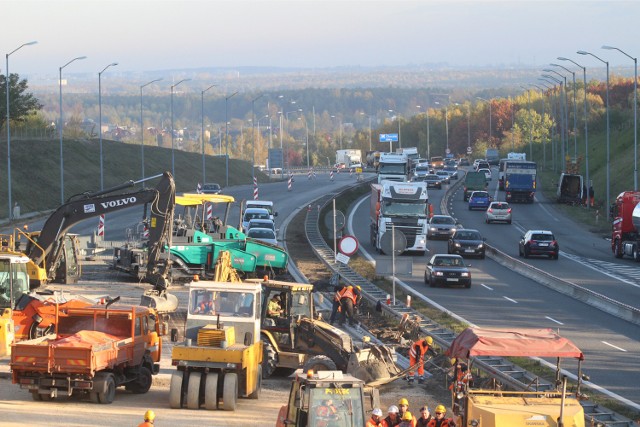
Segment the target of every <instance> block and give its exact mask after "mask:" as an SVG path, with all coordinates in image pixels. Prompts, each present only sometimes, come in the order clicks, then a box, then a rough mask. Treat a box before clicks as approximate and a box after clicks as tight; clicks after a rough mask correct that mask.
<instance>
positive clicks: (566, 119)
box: [543, 68, 569, 163]
mask: <svg viewBox="0 0 640 427" xmlns="http://www.w3.org/2000/svg"><path fill="white" fill-rule="evenodd" d="M543 71H546V72H547V73H554V74H555V75H557V76H558V77H560V78H562V80H564V123H565V132H566V139H565V141H566V143H567V146H566V157H569V101H568V100H567V90H568V86H567V76H565V75H564V74H560V73H559V72H557V71H555V70H552V69H550V68H545V69H544V70H543ZM547 77H552V76H549V75H547ZM562 151H563V153H564V151H565V147H564V146H563V147H562ZM563 159H564V161H565V163H566V158H565V156H564V154H563Z"/></svg>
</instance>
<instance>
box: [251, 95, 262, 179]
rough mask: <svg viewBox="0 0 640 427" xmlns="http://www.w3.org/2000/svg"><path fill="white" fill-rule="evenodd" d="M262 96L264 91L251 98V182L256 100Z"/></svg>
mask: <svg viewBox="0 0 640 427" xmlns="http://www.w3.org/2000/svg"><path fill="white" fill-rule="evenodd" d="M263 96H264V93H262V94H260V95H258V96H256V97H255V98H253V99H252V100H251V183H252V184H253V181H254V180H255V179H256V175H255V170H254V169H255V168H254V166H255V164H256V101H257V100H258V99H260V98H262V97H263Z"/></svg>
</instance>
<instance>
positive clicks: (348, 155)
mask: <svg viewBox="0 0 640 427" xmlns="http://www.w3.org/2000/svg"><path fill="white" fill-rule="evenodd" d="M341 163H344V167H345V168H347V169H350V168H361V167H362V150H356V149H346V150H337V151H336V165H339V164H341Z"/></svg>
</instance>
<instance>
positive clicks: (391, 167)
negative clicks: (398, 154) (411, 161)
mask: <svg viewBox="0 0 640 427" xmlns="http://www.w3.org/2000/svg"><path fill="white" fill-rule="evenodd" d="M406 166H407V164H406V163H380V166H379V167H378V173H387V174H404V173H405V168H406Z"/></svg>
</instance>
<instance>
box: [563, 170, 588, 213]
mask: <svg viewBox="0 0 640 427" xmlns="http://www.w3.org/2000/svg"><path fill="white" fill-rule="evenodd" d="M583 191H584V180H583V178H582V175H574V174H571V173H562V174H560V179H559V180H558V189H557V191H556V200H557V201H558V203H569V204H572V205H579V204H580V203H582V197H583V194H582V193H583ZM584 196H586V194H585V195H584Z"/></svg>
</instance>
